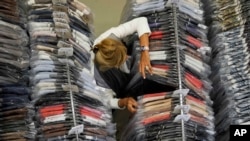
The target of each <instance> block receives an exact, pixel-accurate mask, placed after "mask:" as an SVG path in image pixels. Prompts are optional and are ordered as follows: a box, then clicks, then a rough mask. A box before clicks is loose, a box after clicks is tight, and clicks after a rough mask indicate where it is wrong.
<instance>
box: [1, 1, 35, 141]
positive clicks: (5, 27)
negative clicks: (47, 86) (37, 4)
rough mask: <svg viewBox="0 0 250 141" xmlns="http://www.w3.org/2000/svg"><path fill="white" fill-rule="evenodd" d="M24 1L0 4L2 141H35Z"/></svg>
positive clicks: (2, 2)
mask: <svg viewBox="0 0 250 141" xmlns="http://www.w3.org/2000/svg"><path fill="white" fill-rule="evenodd" d="M25 9H26V7H25V5H23V2H22V1H21V0H2V1H0V62H1V65H0V72H1V73H0V78H1V79H0V140H2V141H5V140H8V141H28V140H34V138H35V134H36V130H35V129H34V128H35V126H34V122H33V116H34V108H33V106H32V105H31V104H30V97H29V96H30V88H29V86H28V82H29V55H30V54H29V46H28V43H29V37H28V35H27V33H26V30H25V25H26V21H27V20H26V11H25Z"/></svg>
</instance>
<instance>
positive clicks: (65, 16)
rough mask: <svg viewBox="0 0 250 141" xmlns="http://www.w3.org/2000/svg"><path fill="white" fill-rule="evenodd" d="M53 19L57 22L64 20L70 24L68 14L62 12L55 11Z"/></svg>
mask: <svg viewBox="0 0 250 141" xmlns="http://www.w3.org/2000/svg"><path fill="white" fill-rule="evenodd" d="M52 16H53V19H54V20H55V19H56V20H60V21H61V20H63V21H67V23H69V16H68V14H67V13H66V12H60V11H54V12H53V14H52Z"/></svg>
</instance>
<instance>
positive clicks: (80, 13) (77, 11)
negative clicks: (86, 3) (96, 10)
mask: <svg viewBox="0 0 250 141" xmlns="http://www.w3.org/2000/svg"><path fill="white" fill-rule="evenodd" d="M76 13H77V14H79V15H80V16H81V17H82V16H83V15H84V13H83V12H82V11H80V10H78V9H76Z"/></svg>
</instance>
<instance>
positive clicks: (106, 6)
mask: <svg viewBox="0 0 250 141" xmlns="http://www.w3.org/2000/svg"><path fill="white" fill-rule="evenodd" d="M80 1H81V2H83V3H84V4H85V5H87V6H88V7H89V8H90V9H91V10H92V13H93V14H94V29H95V33H94V34H95V35H96V36H98V35H100V34H101V33H102V32H104V31H106V30H107V29H109V28H111V27H113V26H117V25H118V24H119V23H120V17H121V11H122V9H123V7H124V5H125V3H126V0H80Z"/></svg>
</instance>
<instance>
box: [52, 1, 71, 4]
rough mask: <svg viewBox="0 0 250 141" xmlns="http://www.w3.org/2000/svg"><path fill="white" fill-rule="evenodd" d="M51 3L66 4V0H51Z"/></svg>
mask: <svg viewBox="0 0 250 141" xmlns="http://www.w3.org/2000/svg"><path fill="white" fill-rule="evenodd" d="M52 3H53V4H66V3H67V0H52Z"/></svg>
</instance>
